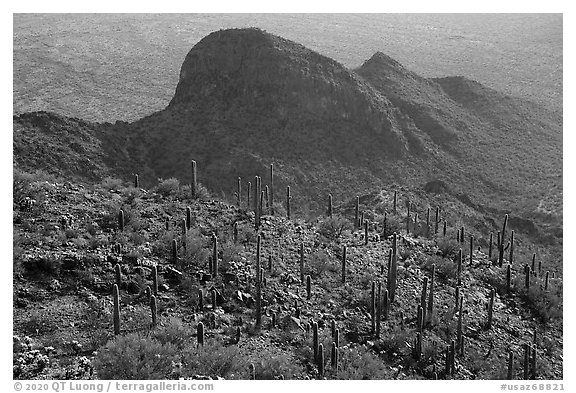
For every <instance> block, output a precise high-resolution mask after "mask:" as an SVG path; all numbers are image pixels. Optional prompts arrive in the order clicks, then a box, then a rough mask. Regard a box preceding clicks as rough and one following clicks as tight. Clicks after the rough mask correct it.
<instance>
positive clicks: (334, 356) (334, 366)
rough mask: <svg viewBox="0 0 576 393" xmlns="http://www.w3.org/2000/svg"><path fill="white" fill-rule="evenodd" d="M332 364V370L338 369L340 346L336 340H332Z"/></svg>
mask: <svg viewBox="0 0 576 393" xmlns="http://www.w3.org/2000/svg"><path fill="white" fill-rule="evenodd" d="M330 366H331V367H332V370H334V371H336V370H338V347H337V346H336V343H335V342H334V341H332V348H331V351H330Z"/></svg>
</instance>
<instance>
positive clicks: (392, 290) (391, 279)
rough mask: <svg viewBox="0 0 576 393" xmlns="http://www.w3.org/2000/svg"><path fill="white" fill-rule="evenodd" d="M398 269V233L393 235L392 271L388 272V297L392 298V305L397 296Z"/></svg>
mask: <svg viewBox="0 0 576 393" xmlns="http://www.w3.org/2000/svg"><path fill="white" fill-rule="evenodd" d="M397 267H398V236H397V235H396V232H394V234H393V235H392V262H391V264H390V269H389V271H388V281H387V285H388V296H389V297H390V298H389V300H390V303H393V302H394V297H395V295H396V276H397Z"/></svg>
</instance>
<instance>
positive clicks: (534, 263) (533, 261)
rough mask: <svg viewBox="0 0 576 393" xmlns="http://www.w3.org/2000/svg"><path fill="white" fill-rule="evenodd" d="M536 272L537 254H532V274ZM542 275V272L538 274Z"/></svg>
mask: <svg viewBox="0 0 576 393" xmlns="http://www.w3.org/2000/svg"><path fill="white" fill-rule="evenodd" d="M535 272H536V253H534V254H532V273H535ZM538 274H540V271H539V272H538Z"/></svg>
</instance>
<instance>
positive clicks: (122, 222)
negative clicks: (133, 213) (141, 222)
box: [118, 209, 124, 232]
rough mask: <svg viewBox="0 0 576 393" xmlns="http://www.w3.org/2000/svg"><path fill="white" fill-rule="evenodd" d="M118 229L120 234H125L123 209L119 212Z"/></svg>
mask: <svg viewBox="0 0 576 393" xmlns="http://www.w3.org/2000/svg"><path fill="white" fill-rule="evenodd" d="M118 229H120V232H124V210H122V209H120V211H119V212H118Z"/></svg>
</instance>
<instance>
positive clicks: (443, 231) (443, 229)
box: [442, 220, 448, 237]
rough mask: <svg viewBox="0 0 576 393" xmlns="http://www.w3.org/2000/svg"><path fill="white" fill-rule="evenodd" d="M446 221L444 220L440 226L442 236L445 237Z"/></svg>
mask: <svg viewBox="0 0 576 393" xmlns="http://www.w3.org/2000/svg"><path fill="white" fill-rule="evenodd" d="M447 225H448V223H447V222H446V220H444V226H443V228H442V236H443V237H446V227H447Z"/></svg>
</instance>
